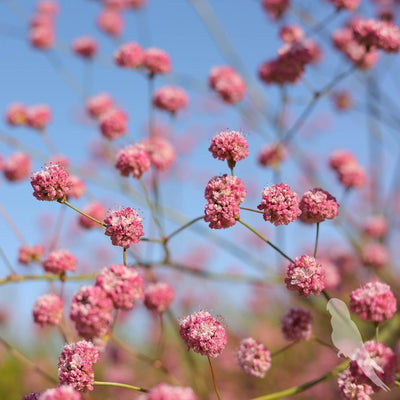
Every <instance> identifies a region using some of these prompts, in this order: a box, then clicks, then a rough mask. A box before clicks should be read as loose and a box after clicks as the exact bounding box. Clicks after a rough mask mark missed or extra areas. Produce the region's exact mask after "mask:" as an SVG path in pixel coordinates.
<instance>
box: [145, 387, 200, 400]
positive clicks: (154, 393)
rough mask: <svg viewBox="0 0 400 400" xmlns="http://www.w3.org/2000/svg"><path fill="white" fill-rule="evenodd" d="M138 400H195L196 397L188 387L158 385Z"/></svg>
mask: <svg viewBox="0 0 400 400" xmlns="http://www.w3.org/2000/svg"><path fill="white" fill-rule="evenodd" d="M140 400H197V396H196V395H195V394H194V392H193V390H192V389H191V388H190V387H182V386H172V385H169V384H167V383H159V384H158V385H157V386H155V387H153V388H152V389H151V390H149V392H148V393H147V394H145V395H144V396H143V398H142V397H140Z"/></svg>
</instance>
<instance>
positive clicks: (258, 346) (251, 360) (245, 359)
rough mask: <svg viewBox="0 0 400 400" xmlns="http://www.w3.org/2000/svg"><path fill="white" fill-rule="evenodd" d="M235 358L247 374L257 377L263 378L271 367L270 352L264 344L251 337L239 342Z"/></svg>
mask: <svg viewBox="0 0 400 400" xmlns="http://www.w3.org/2000/svg"><path fill="white" fill-rule="evenodd" d="M236 358H237V360H238V363H239V366H240V368H241V369H242V370H243V371H244V372H245V373H246V374H247V375H251V376H255V377H257V378H264V376H265V375H266V373H267V371H268V370H269V368H270V367H271V353H270V352H269V350H268V349H267V347H266V346H264V345H263V344H262V343H260V342H258V341H257V340H254V339H253V338H251V337H248V338H246V339H243V340H242V341H241V342H240V347H239V350H238V352H237V354H236Z"/></svg>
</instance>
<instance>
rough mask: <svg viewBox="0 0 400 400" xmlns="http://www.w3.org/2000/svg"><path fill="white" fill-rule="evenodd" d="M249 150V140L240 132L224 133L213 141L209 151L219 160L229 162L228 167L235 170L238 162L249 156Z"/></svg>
mask: <svg viewBox="0 0 400 400" xmlns="http://www.w3.org/2000/svg"><path fill="white" fill-rule="evenodd" d="M247 149H248V144H247V140H246V139H245V138H244V137H243V136H242V135H241V134H240V133H239V132H236V131H231V132H228V131H222V132H220V133H219V134H218V135H216V136H214V137H213V138H212V139H211V145H210V147H209V148H208V151H210V152H211V153H212V155H213V157H214V158H218V160H222V161H225V160H227V161H228V165H229V166H230V167H232V168H233V167H234V166H235V164H236V162H238V161H240V160H243V159H244V158H246V157H247V156H248V155H249V152H248V151H247Z"/></svg>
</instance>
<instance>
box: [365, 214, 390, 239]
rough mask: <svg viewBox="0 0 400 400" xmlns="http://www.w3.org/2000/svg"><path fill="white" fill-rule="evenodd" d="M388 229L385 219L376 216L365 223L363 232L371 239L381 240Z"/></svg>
mask: <svg viewBox="0 0 400 400" xmlns="http://www.w3.org/2000/svg"><path fill="white" fill-rule="evenodd" d="M388 229H389V225H388V222H387V220H386V218H385V217H383V216H381V215H376V216H373V217H370V218H368V219H367V220H366V221H365V224H364V227H363V232H364V233H365V234H366V235H368V236H369V237H371V238H374V239H380V238H383V237H384V236H385V235H386V234H387V232H388Z"/></svg>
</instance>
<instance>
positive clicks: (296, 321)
mask: <svg viewBox="0 0 400 400" xmlns="http://www.w3.org/2000/svg"><path fill="white" fill-rule="evenodd" d="M312 321H313V319H312V316H311V313H310V312H309V311H307V310H302V309H301V308H296V307H293V308H290V309H289V310H288V311H287V312H286V313H285V314H284V315H283V317H282V318H281V329H282V334H283V336H284V337H285V339H286V340H290V341H299V340H309V339H310V337H311V334H312Z"/></svg>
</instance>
